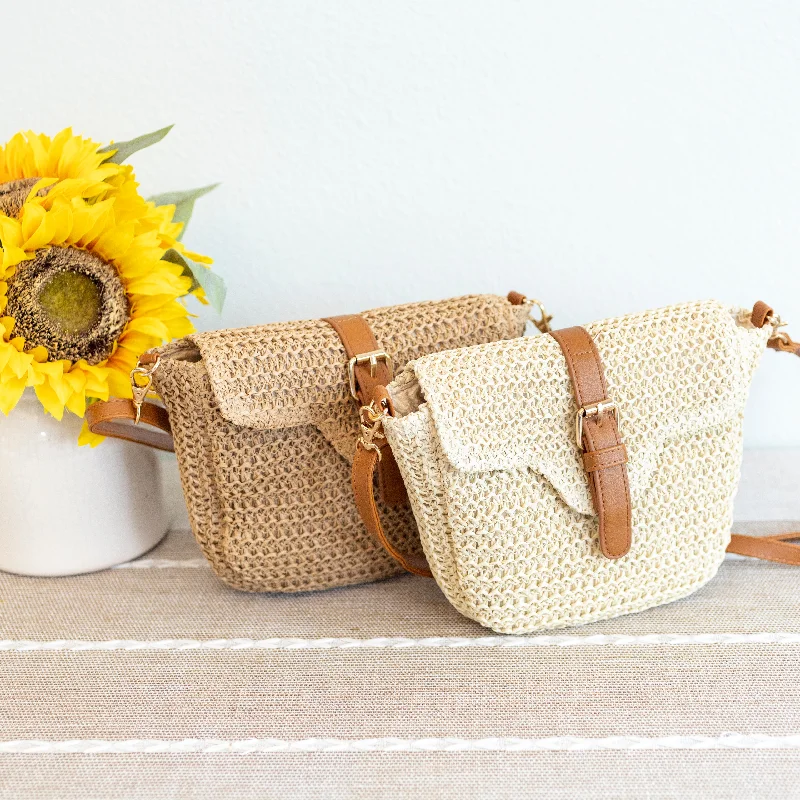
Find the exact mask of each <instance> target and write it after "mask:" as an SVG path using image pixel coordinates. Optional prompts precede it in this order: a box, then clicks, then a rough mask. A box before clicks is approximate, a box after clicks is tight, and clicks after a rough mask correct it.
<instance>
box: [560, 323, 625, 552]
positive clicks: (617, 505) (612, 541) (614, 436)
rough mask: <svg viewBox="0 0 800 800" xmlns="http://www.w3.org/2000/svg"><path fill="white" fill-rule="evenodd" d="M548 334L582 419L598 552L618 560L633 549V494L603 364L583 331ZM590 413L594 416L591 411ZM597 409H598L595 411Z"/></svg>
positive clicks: (578, 329)
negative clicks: (564, 367)
mask: <svg viewBox="0 0 800 800" xmlns="http://www.w3.org/2000/svg"><path fill="white" fill-rule="evenodd" d="M550 335H551V336H552V337H553V338H554V339H555V340H556V341H557V342H558V343H559V344H560V345H561V349H562V351H563V352H564V358H566V360H567V369H568V370H569V375H570V378H571V379H572V387H573V390H574V392H575V399H576V400H577V403H578V409H579V413H580V411H581V410H585V411H586V412H588V413H586V414H585V415H584V416H583V420H582V424H583V436H582V440H581V444H582V446H583V448H584V454H583V464H584V468H585V469H586V472H587V474H588V476H589V485H590V486H591V489H592V497H593V499H594V506H595V510H596V511H597V515H598V517H599V520H600V549H601V551H602V553H603V555H604V556H606V557H607V558H621V557H622V556H624V555H625V554H626V553H627V552H628V550H630V547H631V490H630V485H629V483H628V468H627V466H626V464H627V461H628V454H627V451H626V449H625V445H624V443H623V441H622V439H621V438H620V435H619V428H618V426H617V420H616V417H615V416H614V414H613V413H611V410H603V409H602V406H599V405H598V404H601V403H602V404H603V405H606V404H609V403H610V401H609V398H608V390H607V388H606V379H605V375H604V373H603V363H602V361H601V360H600V354H599V353H598V352H597V348H596V347H595V344H594V341H592V337H591V336H589V334H588V333H587V331H586V330H585V329H584V328H579V327H575V328H566V329H564V330H560V331H552V332H551V333H550ZM592 409H594V410H595V411H594V413H593V412H592ZM598 409H599V410H598Z"/></svg>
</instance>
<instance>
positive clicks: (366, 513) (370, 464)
mask: <svg viewBox="0 0 800 800" xmlns="http://www.w3.org/2000/svg"><path fill="white" fill-rule="evenodd" d="M385 449H388V448H385ZM379 463H380V458H379V455H378V453H377V452H376V451H375V450H367V449H365V448H363V447H361V445H359V446H358V447H357V448H356V454H355V458H354V459H353V473H352V485H353V496H354V498H355V502H356V508H357V509H358V513H359V514H360V515H361V519H362V520H363V522H364V527H365V528H366V529H367V532H368V533H369V534H370V536H371V537H372V538H373V539H374V540H375V541H376V542H377V543H378V544H379V545H380V546H381V547H383V548H384V549H385V550H386V551H387V552H388V553H389V555H391V556H392V558H394V560H395V561H397V563H398V564H400V566H402V567H403V569H405V570H407V571H408V572H412V573H413V574H414V575H421V576H422V577H424V578H432V577H433V575H432V573H431V570H430V567H428V562H427V561H426V560H425V557H424V556H421V555H417V554H415V553H403V552H401V551H400V550H398V549H397V548H396V547H395V546H394V544H392V542H391V541H389V539H388V538H387V536H386V532H385V531H384V530H383V525H381V519H380V514H379V512H378V506H377V504H376V503H375V490H374V475H375V471H376V469H377V467H378V464H379Z"/></svg>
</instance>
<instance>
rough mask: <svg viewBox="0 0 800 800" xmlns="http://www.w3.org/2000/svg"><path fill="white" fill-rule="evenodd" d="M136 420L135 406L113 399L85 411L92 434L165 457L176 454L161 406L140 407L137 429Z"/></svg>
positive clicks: (166, 416)
mask: <svg viewBox="0 0 800 800" xmlns="http://www.w3.org/2000/svg"><path fill="white" fill-rule="evenodd" d="M135 420H136V406H135V405H134V404H133V401H132V400H125V399H123V398H114V399H113V400H107V401H105V402H99V403H92V405H90V406H89V407H88V408H87V409H86V424H87V425H88V426H89V430H90V431H91V432H92V433H96V434H98V435H99V436H109V437H111V438H113V439H122V440H123V441H126V442H135V443H136V444H143V445H146V446H147V447H153V448H155V449H156V450H163V451H165V452H167V453H174V452H175V445H174V443H173V441H172V429H171V428H170V425H169V416H168V415H167V410H166V409H165V408H164V407H163V406H158V405H156V404H155V403H142V408H141V416H140V418H139V424H138V425H136V424H134V421H135Z"/></svg>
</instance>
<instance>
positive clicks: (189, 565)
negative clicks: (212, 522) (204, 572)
mask: <svg viewBox="0 0 800 800" xmlns="http://www.w3.org/2000/svg"><path fill="white" fill-rule="evenodd" d="M208 566H209V563H208V561H206V560H205V559H204V558H187V559H185V560H183V561H178V560H175V559H172V558H140V559H139V560H138V561H126V562H125V563H124V564H117V565H116V566H114V567H111V569H173V568H174V569H201V568H204V567H208Z"/></svg>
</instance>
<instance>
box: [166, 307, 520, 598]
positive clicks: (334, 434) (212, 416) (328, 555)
mask: <svg viewBox="0 0 800 800" xmlns="http://www.w3.org/2000/svg"><path fill="white" fill-rule="evenodd" d="M517 298H521V296H517ZM515 302H516V304H515ZM515 302H511V301H510V300H507V299H506V298H503V297H498V296H494V295H474V296H469V297H462V298H457V299H453V300H445V301H441V302H423V303H413V304H408V305H402V306H394V307H390V308H381V309H377V310H373V311H368V312H365V313H364V314H363V315H361V316H362V317H363V318H364V320H365V321H366V322H367V323H368V325H369V327H370V328H371V329H372V332H373V333H374V336H375V339H376V340H377V342H379V343H380V346H381V347H382V348H383V349H384V350H385V351H386V353H387V354H388V355H389V356H391V358H392V359H393V361H394V365H395V368H396V369H399V368H401V367H402V366H403V365H404V364H405V363H406V362H408V361H409V360H411V359H415V358H418V357H420V356H422V355H425V354H427V353H431V352H436V351H440V350H445V349H451V348H458V347H466V346H470V345H474V344H478V343H482V342H487V341H493V340H497V339H509V338H512V337H517V336H520V335H522V333H523V332H524V329H525V324H526V319H527V316H528V313H529V311H530V304H528V303H524V302H522V301H521V300H519V299H517V300H516V301H515ZM154 353H155V355H156V356H158V361H157V363H158V369H153V371H152V380H153V387H154V388H155V390H156V391H157V392H158V394H159V395H160V396H161V398H162V399H163V402H164V405H165V406H166V408H167V411H168V412H169V421H170V426H171V428H172V436H173V440H174V448H175V452H176V455H177V459H178V465H179V468H180V474H181V481H182V484H183V490H184V495H185V498H186V504H187V507H188V510H189V519H190V522H191V526H192V530H193V532H194V535H195V537H196V539H197V541H198V542H199V544H200V547H201V548H202V550H203V553H204V555H205V556H206V558H208V560H209V561H210V562H211V564H212V566H213V568H214V570H215V571H216V573H217V574H218V575H219V576H220V577H221V578H222V579H223V580H224V581H225V582H227V583H228V584H230V585H231V586H234V587H236V588H238V589H244V590H248V591H270V592H296V591H305V590H311V589H326V588H331V587H335V586H346V585H349V584H356V583H363V582H366V581H372V580H377V579H379V578H384V577H387V576H389V575H394V574H397V573H398V572H400V571H402V570H401V568H400V567H399V566H398V565H397V564H396V563H395V561H394V560H393V559H392V558H391V557H390V556H389V555H388V554H387V553H386V552H385V551H384V550H383V549H382V548H380V547H379V546H377V545H376V544H375V543H374V542H373V540H372V539H371V538H370V537H369V536H368V535H367V533H366V532H365V530H364V527H363V525H362V523H361V520H360V518H359V516H358V513H357V511H356V508H355V506H354V503H353V498H352V490H351V487H350V463H351V462H352V459H353V453H354V451H355V447H356V441H357V439H358V435H359V419H358V408H359V403H358V402H356V400H354V399H353V397H352V396H351V394H350V389H349V376H348V354H347V353H346V352H345V348H344V346H343V344H342V341H341V340H340V338H339V336H338V335H337V332H336V331H335V330H334V328H333V327H332V325H331V324H328V323H327V322H325V321H322V320H310V321H301V322H287V323H274V324H269V325H262V326H256V327H251V328H243V329H240V330H225V331H214V332H210V333H198V334H193V335H191V336H189V337H186V338H185V339H182V340H179V341H177V342H173V343H171V344H169V345H166V346H165V347H163V348H161V349H159V350H157V351H154ZM380 505H381V513H382V515H383V518H384V520H385V523H386V526H387V530H388V532H389V535H390V536H391V537H392V538H393V539H394V540H396V541H397V542H398V543H399V544H400V545H401V546H403V547H404V548H407V549H409V550H410V551H412V552H413V551H419V548H420V545H419V539H418V534H417V531H416V525H415V522H414V518H413V515H412V513H411V510H410V509H409V507H408V506H407V504H406V505H388V504H383V503H381V504H380Z"/></svg>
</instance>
